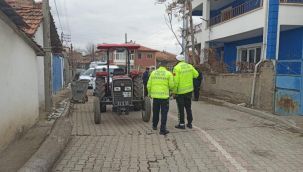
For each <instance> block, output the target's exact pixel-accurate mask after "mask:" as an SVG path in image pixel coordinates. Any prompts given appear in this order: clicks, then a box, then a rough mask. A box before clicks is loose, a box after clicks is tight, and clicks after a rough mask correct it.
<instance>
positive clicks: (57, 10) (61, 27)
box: [54, 0, 63, 32]
mask: <svg viewBox="0 0 303 172" xmlns="http://www.w3.org/2000/svg"><path fill="white" fill-rule="evenodd" d="M54 3H55V8H56V12H57V17H58V20H59V24H60V28H61V31H62V32H63V28H62V24H61V19H60V15H59V12H58V8H57V3H56V0H54Z"/></svg>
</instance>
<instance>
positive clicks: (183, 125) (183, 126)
mask: <svg viewBox="0 0 303 172" xmlns="http://www.w3.org/2000/svg"><path fill="white" fill-rule="evenodd" d="M175 128H178V129H185V124H178V125H176V126H175Z"/></svg>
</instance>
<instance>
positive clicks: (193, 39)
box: [186, 0, 197, 65]
mask: <svg viewBox="0 0 303 172" xmlns="http://www.w3.org/2000/svg"><path fill="white" fill-rule="evenodd" d="M186 3H187V6H188V14H189V25H190V26H189V27H190V37H191V51H192V61H193V63H194V65H196V64H197V61H196V51H195V50H196V48H195V33H194V24H193V16H192V12H193V6H192V3H191V0H187V1H186ZM187 60H188V59H187Z"/></svg>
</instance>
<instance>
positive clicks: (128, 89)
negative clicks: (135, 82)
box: [124, 87, 132, 91]
mask: <svg viewBox="0 0 303 172" xmlns="http://www.w3.org/2000/svg"><path fill="white" fill-rule="evenodd" d="M131 90H132V87H125V88H124V91H131Z"/></svg>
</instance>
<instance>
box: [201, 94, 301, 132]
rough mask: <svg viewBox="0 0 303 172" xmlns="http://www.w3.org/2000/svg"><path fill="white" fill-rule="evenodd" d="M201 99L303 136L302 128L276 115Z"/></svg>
mask: <svg viewBox="0 0 303 172" xmlns="http://www.w3.org/2000/svg"><path fill="white" fill-rule="evenodd" d="M202 98H204V99H207V100H210V101H213V102H216V103H220V104H222V105H223V106H225V107H229V108H232V109H234V110H237V111H241V112H245V113H248V114H251V115H254V116H257V117H260V118H263V119H267V120H270V121H273V122H275V123H280V124H283V125H286V126H287V127H289V128H292V129H293V130H294V131H295V132H298V133H302V134H303V128H300V127H298V126H296V125H294V124H293V123H291V122H289V121H287V120H285V119H281V118H279V116H277V115H274V114H271V113H268V112H264V111H260V110H256V109H251V108H247V107H243V106H239V105H235V104H232V103H229V102H226V101H224V100H219V99H215V98H210V97H204V96H202Z"/></svg>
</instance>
